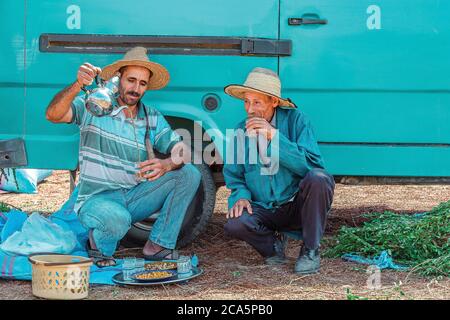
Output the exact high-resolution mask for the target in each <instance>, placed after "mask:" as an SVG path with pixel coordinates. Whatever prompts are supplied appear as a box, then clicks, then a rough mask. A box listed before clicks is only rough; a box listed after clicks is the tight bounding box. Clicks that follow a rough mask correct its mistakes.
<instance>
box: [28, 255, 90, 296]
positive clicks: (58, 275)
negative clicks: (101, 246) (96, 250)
mask: <svg viewBox="0 0 450 320" xmlns="http://www.w3.org/2000/svg"><path fill="white" fill-rule="evenodd" d="M28 259H29V261H30V262H31V264H32V278H31V284H32V288H33V294H34V295H35V296H37V297H40V298H46V299H60V300H75V299H83V298H86V297H87V296H88V291H89V267H90V266H91V265H92V259H88V258H85V257H81V256H71V255H62V254H33V255H30V256H29V257H28Z"/></svg>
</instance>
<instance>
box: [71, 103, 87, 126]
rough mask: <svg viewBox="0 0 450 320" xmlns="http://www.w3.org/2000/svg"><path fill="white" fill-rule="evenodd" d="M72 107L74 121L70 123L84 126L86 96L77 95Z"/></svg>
mask: <svg viewBox="0 0 450 320" xmlns="http://www.w3.org/2000/svg"><path fill="white" fill-rule="evenodd" d="M71 108H72V121H70V122H69V123H75V124H77V125H78V126H79V127H82V126H83V119H84V114H85V112H86V107H85V102H84V98H83V97H81V96H77V97H76V98H75V99H73V101H72V105H71Z"/></svg>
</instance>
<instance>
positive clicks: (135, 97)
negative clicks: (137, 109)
mask: <svg viewBox="0 0 450 320" xmlns="http://www.w3.org/2000/svg"><path fill="white" fill-rule="evenodd" d="M119 97H120V99H121V100H122V101H123V102H124V103H125V104H126V105H127V106H134V105H136V104H137V103H138V102H139V101H140V100H141V98H142V95H140V94H139V93H137V92H135V91H127V92H124V91H122V90H119Z"/></svg>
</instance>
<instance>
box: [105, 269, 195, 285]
mask: <svg viewBox="0 0 450 320" xmlns="http://www.w3.org/2000/svg"><path fill="white" fill-rule="evenodd" d="M202 273H203V269H201V268H192V274H190V275H188V276H182V275H179V274H177V276H176V277H175V278H171V279H170V280H160V281H152V282H139V281H136V280H133V279H131V280H124V279H123V274H122V272H119V273H117V274H116V275H114V276H113V277H112V280H113V281H114V282H115V283H117V284H120V285H126V286H155V285H160V284H170V283H180V282H184V281H188V280H191V279H194V278H196V277H198V276H199V275H201V274H202Z"/></svg>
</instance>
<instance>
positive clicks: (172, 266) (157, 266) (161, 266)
mask: <svg viewBox="0 0 450 320" xmlns="http://www.w3.org/2000/svg"><path fill="white" fill-rule="evenodd" d="M144 267H145V270H155V271H157V270H176V269H177V263H176V262H168V261H154V262H149V263H146V264H145V266H144Z"/></svg>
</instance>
